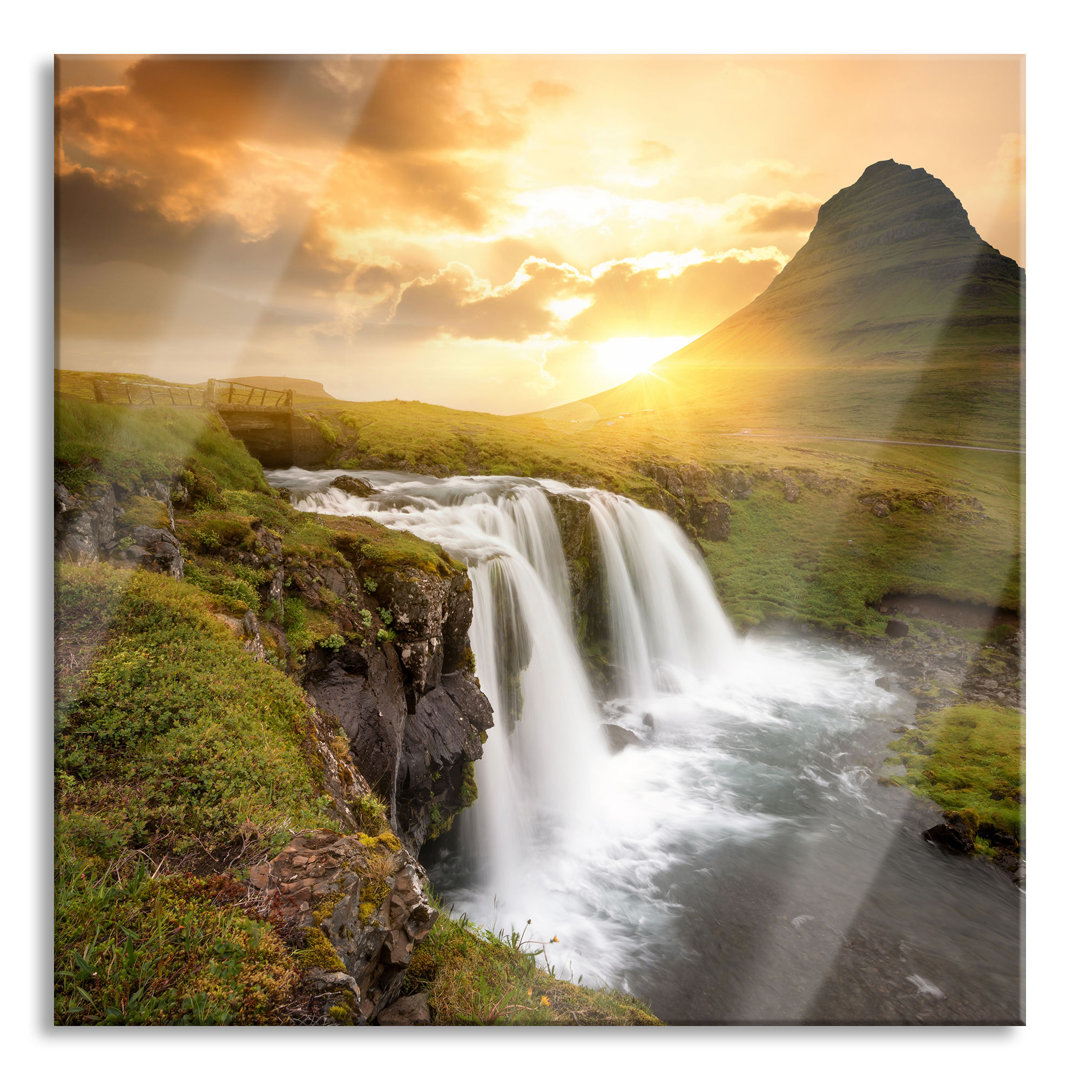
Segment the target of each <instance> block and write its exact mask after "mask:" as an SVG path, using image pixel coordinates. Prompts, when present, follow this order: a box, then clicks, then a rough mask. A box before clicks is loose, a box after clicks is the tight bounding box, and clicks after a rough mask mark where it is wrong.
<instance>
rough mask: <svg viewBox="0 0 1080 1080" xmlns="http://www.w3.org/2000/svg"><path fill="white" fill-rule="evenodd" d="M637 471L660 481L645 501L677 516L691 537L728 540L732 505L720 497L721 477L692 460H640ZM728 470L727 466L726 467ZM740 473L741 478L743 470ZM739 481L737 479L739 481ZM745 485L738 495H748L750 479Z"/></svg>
mask: <svg viewBox="0 0 1080 1080" xmlns="http://www.w3.org/2000/svg"><path fill="white" fill-rule="evenodd" d="M636 468H637V471H638V472H640V473H641V474H642V475H643V476H647V477H648V478H649V479H650V480H652V481H653V482H654V483H655V484H656V488H657V490H656V492H655V493H654V494H653V495H652V496H651V497H649V496H646V497H645V498H644V499H643V500H642V501H643V502H644V503H645V504H646V505H648V506H652V507H653V508H654V509H658V510H663V511H664V513H665V514H668V515H669V516H670V517H673V518H674V519H675V520H676V521H677V522H678V523H679V524H680V525H681V526H682V528H683V530H684V531H685V532H686V533H687V534H688V535H689V536H690V538H691V539H702V540H726V539H727V538H728V533H729V531H730V528H731V507H730V505H729V504H728V503H727V502H726V501H725V500H724V499H721V498H717V490H718V488H719V485H718V484H717V477H716V476H715V475H714V473H713V472H712V471H710V470H708V469H705V468H703V467H702V466H700V465H698V464H696V463H694V462H690V463H688V464H676V463H660V462H655V461H643V462H639V463H638V464H637V466H636ZM725 471H727V470H725ZM734 475H738V476H739V477H740V478H741V477H742V474H741V473H740V474H733V478H734ZM736 482H737V481H736ZM746 483H747V486H746V487H745V488H744V487H742V486H741V485H740V486H739V487H738V489H737V490H738V491H740V492H741V494H740V495H739V496H738V497H741V498H745V497H746V496H745V492H746V491H748V490H749V481H747V482H746Z"/></svg>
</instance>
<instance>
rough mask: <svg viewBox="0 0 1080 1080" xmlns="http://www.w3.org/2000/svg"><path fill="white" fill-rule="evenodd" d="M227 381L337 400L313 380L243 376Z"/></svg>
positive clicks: (278, 376) (274, 376)
mask: <svg viewBox="0 0 1080 1080" xmlns="http://www.w3.org/2000/svg"><path fill="white" fill-rule="evenodd" d="M229 381H230V382H235V383H240V384H241V385H243V386H259V387H262V386H265V387H266V388H267V389H268V390H292V391H293V393H295V394H302V395H303V396H304V397H311V398H324V399H325V400H326V401H337V400H338V399H337V398H336V397H334V395H333V394H328V393H327V392H326V390H325V389H324V387H323V384H322V383H321V382H316V381H315V380H314V379H293V378H290V377H288V376H286V375H244V376H242V377H240V378H236V379H230V380H229Z"/></svg>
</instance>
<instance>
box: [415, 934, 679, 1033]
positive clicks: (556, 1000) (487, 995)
mask: <svg viewBox="0 0 1080 1080" xmlns="http://www.w3.org/2000/svg"><path fill="white" fill-rule="evenodd" d="M525 931H526V933H527V931H528V927H527V926H526V928H525ZM548 944H551V942H550V941H549V942H540V941H535V942H534V941H531V940H529V939H527V938H526V937H525V935H524V934H519V933H512V934H510V935H499V934H496V933H493V932H492V931H490V930H484V929H481V928H480V927H477V926H475V925H474V924H472V923H470V922H469V921H468V919H466V918H464V917H459V918H457V919H455V918H452V917H450V916H449V915H447V914H445V913H440V915H439V918H438V920H437V921H436V923H435V925H434V927H433V928H432V929H431V931H430V933H429V934H428V935H427V937H426V938H425V939H424V940H423V941H422V942H420V943H419V944H418V945H417V946H416V948H415V949H414V950H413V957H412V961H411V963H410V965H409V970H408V973H407V975H406V981H405V989H404V992H405V993H417V992H419V991H421V990H424V991H427V993H428V1005H429V1007H430V1009H431V1013H432V1021H433V1023H436V1024H447V1025H449V1024H458V1025H487V1024H500V1025H502V1024H507V1025H552V1024H555V1025H559V1024H562V1025H608V1026H625V1025H656V1024H659V1023H660V1021H659V1020H658V1019H657V1018H656V1017H655V1016H654V1015H653V1014H652V1013H651V1012H650V1011H649V1009H648V1006H646V1005H645V1004H643V1003H642V1002H640V1001H637V1000H636V999H634V998H632V997H630V996H628V995H626V994H622V993H620V992H618V991H615V990H609V989H592V988H589V987H585V986H582V985H580V984H576V983H572V982H567V981H565V980H562V979H558V978H556V977H555V976H554V975H553V974H552V973H551V971H550V970H549V968H548V965H547V964H546V952H545V951H544V950H545V946H546V945H548Z"/></svg>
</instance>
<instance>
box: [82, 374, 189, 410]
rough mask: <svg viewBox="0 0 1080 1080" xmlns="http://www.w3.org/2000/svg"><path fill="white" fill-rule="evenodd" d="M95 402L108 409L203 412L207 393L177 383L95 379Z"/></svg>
mask: <svg viewBox="0 0 1080 1080" xmlns="http://www.w3.org/2000/svg"><path fill="white" fill-rule="evenodd" d="M94 400H95V401H99V402H103V403H105V404H108V405H178V406H182V407H184V408H201V407H202V406H203V405H205V404H206V392H205V391H204V390H203V389H202V388H201V387H195V386H182V385H180V384H178V383H143V382H132V381H130V380H127V379H95V380H94Z"/></svg>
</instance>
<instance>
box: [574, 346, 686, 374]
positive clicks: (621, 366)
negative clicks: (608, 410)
mask: <svg viewBox="0 0 1080 1080" xmlns="http://www.w3.org/2000/svg"><path fill="white" fill-rule="evenodd" d="M693 340H694V339H693V338H688V337H625V338H610V339H609V340H608V341H602V342H600V343H599V344H596V345H594V346H593V354H594V356H595V358H596V363H597V366H598V367H599V368H600V370H601V371H602V372H603V374H604V375H605V376H606V377H609V378H614V379H618V380H619V382H623V381H625V380H626V379H632V378H633V377H634V376H635V375H640V374H641V373H642V372H644V371H648V370H649V368H651V367H652V366H653V364H655V363H656V361H657V360H662V359H663V358H664V357H665V356H670V355H671V354H672V353H673V352H677V351H678V350H679V349H681V348H682V347H683V346H684V345H688V344H689V343H690V342H691V341H693Z"/></svg>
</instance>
